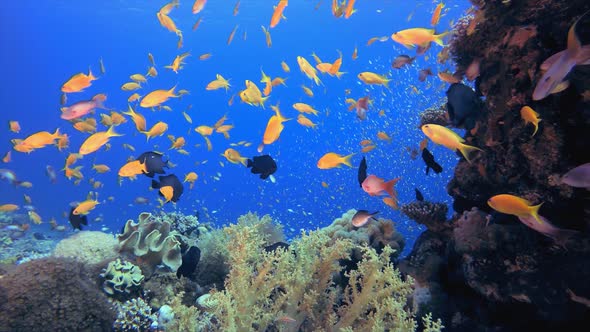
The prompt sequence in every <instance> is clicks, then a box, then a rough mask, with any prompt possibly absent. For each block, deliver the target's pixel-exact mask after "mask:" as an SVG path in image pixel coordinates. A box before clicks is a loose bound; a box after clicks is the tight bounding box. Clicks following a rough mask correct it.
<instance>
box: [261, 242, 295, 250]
mask: <svg viewBox="0 0 590 332" xmlns="http://www.w3.org/2000/svg"><path fill="white" fill-rule="evenodd" d="M278 248H283V249H285V250H287V249H289V244H288V243H285V242H280V241H279V242H275V243H274V244H271V245H268V246H266V247H264V251H266V252H271V251H275V250H277V249H278Z"/></svg>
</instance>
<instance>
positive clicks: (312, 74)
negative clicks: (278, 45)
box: [297, 56, 322, 85]
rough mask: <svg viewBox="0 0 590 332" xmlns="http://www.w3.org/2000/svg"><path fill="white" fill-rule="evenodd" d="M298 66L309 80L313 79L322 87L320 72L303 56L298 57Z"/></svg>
mask: <svg viewBox="0 0 590 332" xmlns="http://www.w3.org/2000/svg"><path fill="white" fill-rule="evenodd" d="M297 64H298V65H299V69H300V70H301V72H302V73H304V74H305V75H306V76H307V77H308V78H309V79H312V80H313V81H314V82H315V84H316V85H320V84H321V83H322V81H320V78H319V77H318V72H317V70H316V69H315V68H313V67H312V65H311V64H310V63H309V62H308V61H307V60H306V59H305V58H304V57H302V56H298V57H297Z"/></svg>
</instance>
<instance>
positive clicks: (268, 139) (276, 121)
mask: <svg viewBox="0 0 590 332" xmlns="http://www.w3.org/2000/svg"><path fill="white" fill-rule="evenodd" d="M274 111H275V115H273V116H271V117H270V119H268V123H267V124H266V129H265V130H264V135H263V136H262V144H263V146H264V145H269V144H272V143H274V142H275V141H276V140H278V139H279V136H280V135H281V132H282V131H283V129H284V128H285V126H284V125H283V122H286V121H289V120H291V119H287V118H285V117H284V116H283V115H282V114H281V112H280V110H279V108H278V106H277V107H276V108H275V109H274Z"/></svg>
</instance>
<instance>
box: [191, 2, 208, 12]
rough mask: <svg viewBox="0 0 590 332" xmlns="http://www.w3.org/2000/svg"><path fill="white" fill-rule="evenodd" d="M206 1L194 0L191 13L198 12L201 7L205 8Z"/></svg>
mask: <svg viewBox="0 0 590 332" xmlns="http://www.w3.org/2000/svg"><path fill="white" fill-rule="evenodd" d="M206 3H207V0H195V3H194V4H193V14H198V13H200V12H201V10H203V8H205V4H206Z"/></svg>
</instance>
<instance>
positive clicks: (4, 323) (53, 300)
mask: <svg viewBox="0 0 590 332" xmlns="http://www.w3.org/2000/svg"><path fill="white" fill-rule="evenodd" d="M90 275H91V272H90V271H87V270H86V269H85V267H84V265H83V264H82V263H80V262H78V261H76V260H72V259H69V258H55V257H51V258H43V259H38V260H33V261H30V262H27V263H24V264H21V265H18V266H17V267H15V268H14V270H12V271H9V272H8V273H7V274H6V275H4V276H3V277H2V278H0V313H1V314H0V327H1V328H0V329H1V330H3V331H8V330H10V331H27V332H32V331H108V330H110V328H111V325H112V323H113V321H114V319H115V313H114V312H113V310H112V309H111V306H110V305H109V303H108V300H107V297H106V296H105V295H104V294H102V292H101V291H100V290H99V289H98V287H96V284H95V282H94V280H93V279H92V278H91V277H90Z"/></svg>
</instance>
